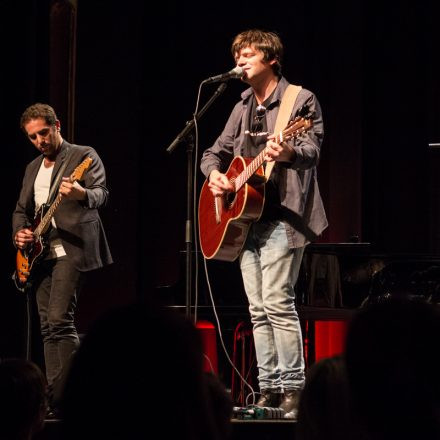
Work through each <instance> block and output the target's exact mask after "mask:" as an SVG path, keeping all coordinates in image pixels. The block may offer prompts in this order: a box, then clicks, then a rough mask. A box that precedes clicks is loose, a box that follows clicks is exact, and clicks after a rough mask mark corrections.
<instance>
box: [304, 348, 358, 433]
mask: <svg viewBox="0 0 440 440" xmlns="http://www.w3.org/2000/svg"><path fill="white" fill-rule="evenodd" d="M296 434H297V438H298V439H299V440H351V439H353V438H357V439H359V435H358V433H357V432H356V431H355V430H354V425H353V419H352V414H351V402H350V393H349V390H348V378H347V372H346V368H345V360H344V358H343V357H342V356H334V357H329V358H324V359H321V360H319V361H318V362H316V363H315V364H313V365H312V366H311V367H310V368H309V369H308V370H307V373H306V383H305V386H304V389H303V391H302V393H301V397H300V402H299V408H298V422H297V427H296Z"/></svg>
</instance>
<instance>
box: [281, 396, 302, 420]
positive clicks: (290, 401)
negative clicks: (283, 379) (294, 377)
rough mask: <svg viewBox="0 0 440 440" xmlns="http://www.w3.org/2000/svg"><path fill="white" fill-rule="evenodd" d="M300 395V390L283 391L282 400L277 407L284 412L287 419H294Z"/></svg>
mask: <svg viewBox="0 0 440 440" xmlns="http://www.w3.org/2000/svg"><path fill="white" fill-rule="evenodd" d="M300 394H301V390H298V389H288V390H284V398H283V400H282V402H281V403H280V406H279V407H280V408H282V409H283V410H284V412H285V413H286V416H287V418H296V416H297V413H298V404H299V396H300ZM289 414H290V416H289Z"/></svg>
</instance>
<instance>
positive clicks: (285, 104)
mask: <svg viewBox="0 0 440 440" xmlns="http://www.w3.org/2000/svg"><path fill="white" fill-rule="evenodd" d="M301 89H302V87H301V86H295V85H293V84H289V85H288V86H287V89H286V90H285V92H284V94H283V98H282V99H281V104H280V110H279V111H278V116H277V120H276V121H275V130H274V133H275V134H278V133H281V132H282V131H283V129H284V127H285V126H286V125H287V124H288V122H289V118H290V115H291V114H292V109H293V106H294V105H295V101H296V98H297V96H298V94H299V92H300V90H301ZM274 165H275V161H273V162H268V163H267V164H266V168H265V169H264V175H265V176H266V180H269V177H270V174H271V173H272V169H273V167H274Z"/></svg>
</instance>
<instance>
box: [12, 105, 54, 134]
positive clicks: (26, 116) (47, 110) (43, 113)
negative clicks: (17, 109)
mask: <svg viewBox="0 0 440 440" xmlns="http://www.w3.org/2000/svg"><path fill="white" fill-rule="evenodd" d="M38 118H42V119H44V120H45V121H46V123H47V124H49V125H55V122H56V121H57V120H58V118H57V115H56V113H55V110H54V109H53V108H52V107H51V106H50V105H48V104H41V103H40V102H37V103H36V104H33V105H31V106H29V107H28V108H27V109H26V110H25V111H24V112H23V114H22V115H21V119H20V128H21V129H22V130H23V131H25V129H24V126H25V125H26V124H27V123H28V122H29V121H30V120H31V119H38Z"/></svg>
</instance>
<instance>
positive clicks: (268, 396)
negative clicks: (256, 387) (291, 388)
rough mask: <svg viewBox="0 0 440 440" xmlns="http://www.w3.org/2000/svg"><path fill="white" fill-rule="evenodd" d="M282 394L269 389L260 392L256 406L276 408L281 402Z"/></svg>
mask: <svg viewBox="0 0 440 440" xmlns="http://www.w3.org/2000/svg"><path fill="white" fill-rule="evenodd" d="M281 397H282V394H281V393H279V392H276V391H275V390H271V389H263V390H261V395H260V398H259V399H258V402H257V406H260V407H270V408H277V407H278V405H279V404H280V402H281Z"/></svg>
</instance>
